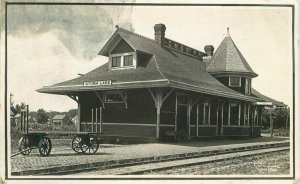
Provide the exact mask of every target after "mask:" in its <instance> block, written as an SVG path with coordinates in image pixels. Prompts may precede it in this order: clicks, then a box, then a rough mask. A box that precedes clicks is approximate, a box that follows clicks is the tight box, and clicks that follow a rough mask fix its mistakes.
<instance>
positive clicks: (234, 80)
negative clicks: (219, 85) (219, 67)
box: [229, 77, 241, 87]
mask: <svg viewBox="0 0 300 184" xmlns="http://www.w3.org/2000/svg"><path fill="white" fill-rule="evenodd" d="M229 86H232V87H241V77H229Z"/></svg>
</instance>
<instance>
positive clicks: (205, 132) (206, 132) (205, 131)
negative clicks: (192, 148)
mask: <svg viewBox="0 0 300 184" xmlns="http://www.w3.org/2000/svg"><path fill="white" fill-rule="evenodd" d="M216 131H217V127H216V126H199V129H198V136H199V137H213V136H216Z"/></svg>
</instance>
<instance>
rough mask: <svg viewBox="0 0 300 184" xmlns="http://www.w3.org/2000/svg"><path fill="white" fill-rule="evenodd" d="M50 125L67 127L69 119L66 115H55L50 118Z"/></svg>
mask: <svg viewBox="0 0 300 184" xmlns="http://www.w3.org/2000/svg"><path fill="white" fill-rule="evenodd" d="M52 123H53V125H54V126H63V125H69V124H70V123H71V119H70V118H69V117H68V116H67V115H64V114H61V115H55V116H54V117H53V118H52Z"/></svg>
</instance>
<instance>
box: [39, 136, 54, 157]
mask: <svg viewBox="0 0 300 184" xmlns="http://www.w3.org/2000/svg"><path fill="white" fill-rule="evenodd" d="M51 148H52V144H51V140H50V139H49V138H48V137H43V138H41V140H40V141H39V152H40V155H41V156H43V157H45V156H48V155H49V154H50V152H51Z"/></svg>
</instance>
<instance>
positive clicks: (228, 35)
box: [227, 27, 230, 37]
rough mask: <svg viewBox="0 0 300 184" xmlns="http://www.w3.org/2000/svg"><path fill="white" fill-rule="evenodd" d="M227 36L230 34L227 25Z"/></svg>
mask: <svg viewBox="0 0 300 184" xmlns="http://www.w3.org/2000/svg"><path fill="white" fill-rule="evenodd" d="M227 37H230V34H229V27H228V28H227Z"/></svg>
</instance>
